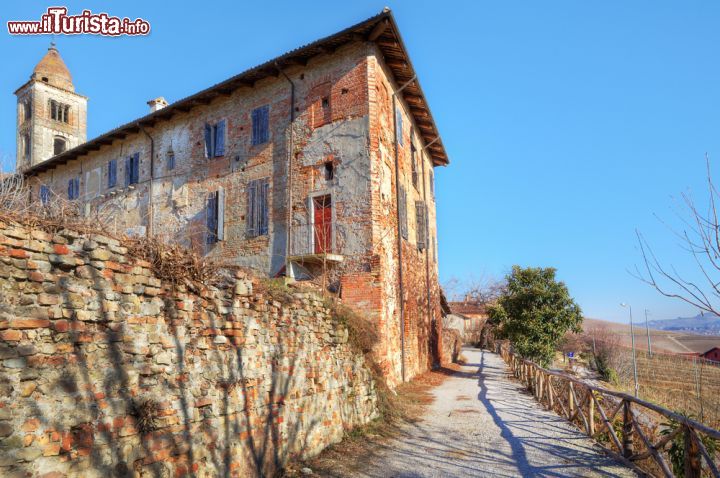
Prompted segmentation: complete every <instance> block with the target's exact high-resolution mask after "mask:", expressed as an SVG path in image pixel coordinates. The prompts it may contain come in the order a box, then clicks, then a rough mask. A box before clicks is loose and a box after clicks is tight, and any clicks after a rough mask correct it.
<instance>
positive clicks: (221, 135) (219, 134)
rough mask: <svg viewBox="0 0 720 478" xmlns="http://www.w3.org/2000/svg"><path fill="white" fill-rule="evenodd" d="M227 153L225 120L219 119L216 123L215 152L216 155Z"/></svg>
mask: <svg viewBox="0 0 720 478" xmlns="http://www.w3.org/2000/svg"><path fill="white" fill-rule="evenodd" d="M224 154H225V120H220V121H218V124H217V125H215V154H214V156H223V155H224Z"/></svg>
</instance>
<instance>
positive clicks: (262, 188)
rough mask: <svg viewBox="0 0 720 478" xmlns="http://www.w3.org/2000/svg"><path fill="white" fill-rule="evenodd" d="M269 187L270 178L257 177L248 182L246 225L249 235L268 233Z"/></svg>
mask: <svg viewBox="0 0 720 478" xmlns="http://www.w3.org/2000/svg"><path fill="white" fill-rule="evenodd" d="M269 189H270V181H269V179H268V178H265V179H256V180H254V181H250V182H249V183H248V195H247V217H246V220H247V225H246V227H247V235H248V236H249V237H256V236H264V235H266V234H267V233H268V224H269V219H270V217H269V216H270V214H269V204H268V198H269V194H268V191H269Z"/></svg>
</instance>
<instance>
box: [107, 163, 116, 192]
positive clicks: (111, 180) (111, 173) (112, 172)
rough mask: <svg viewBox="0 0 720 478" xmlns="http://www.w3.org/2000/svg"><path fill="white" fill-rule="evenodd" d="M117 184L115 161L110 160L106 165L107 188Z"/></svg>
mask: <svg viewBox="0 0 720 478" xmlns="http://www.w3.org/2000/svg"><path fill="white" fill-rule="evenodd" d="M116 184H117V160H115V159H111V160H110V162H109V163H108V188H113V187H115V185H116Z"/></svg>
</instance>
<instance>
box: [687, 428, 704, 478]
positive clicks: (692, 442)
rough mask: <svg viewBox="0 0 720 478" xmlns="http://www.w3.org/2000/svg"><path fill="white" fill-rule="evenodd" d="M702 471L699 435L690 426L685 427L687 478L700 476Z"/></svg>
mask: <svg viewBox="0 0 720 478" xmlns="http://www.w3.org/2000/svg"><path fill="white" fill-rule="evenodd" d="M701 471H702V466H701V461H700V448H699V447H698V444H697V437H694V436H693V431H692V429H691V428H690V427H687V426H686V427H685V478H700V475H701Z"/></svg>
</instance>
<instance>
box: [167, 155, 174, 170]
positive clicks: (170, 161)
mask: <svg viewBox="0 0 720 478" xmlns="http://www.w3.org/2000/svg"><path fill="white" fill-rule="evenodd" d="M167 168H168V170H172V169H175V153H168V157H167Z"/></svg>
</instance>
